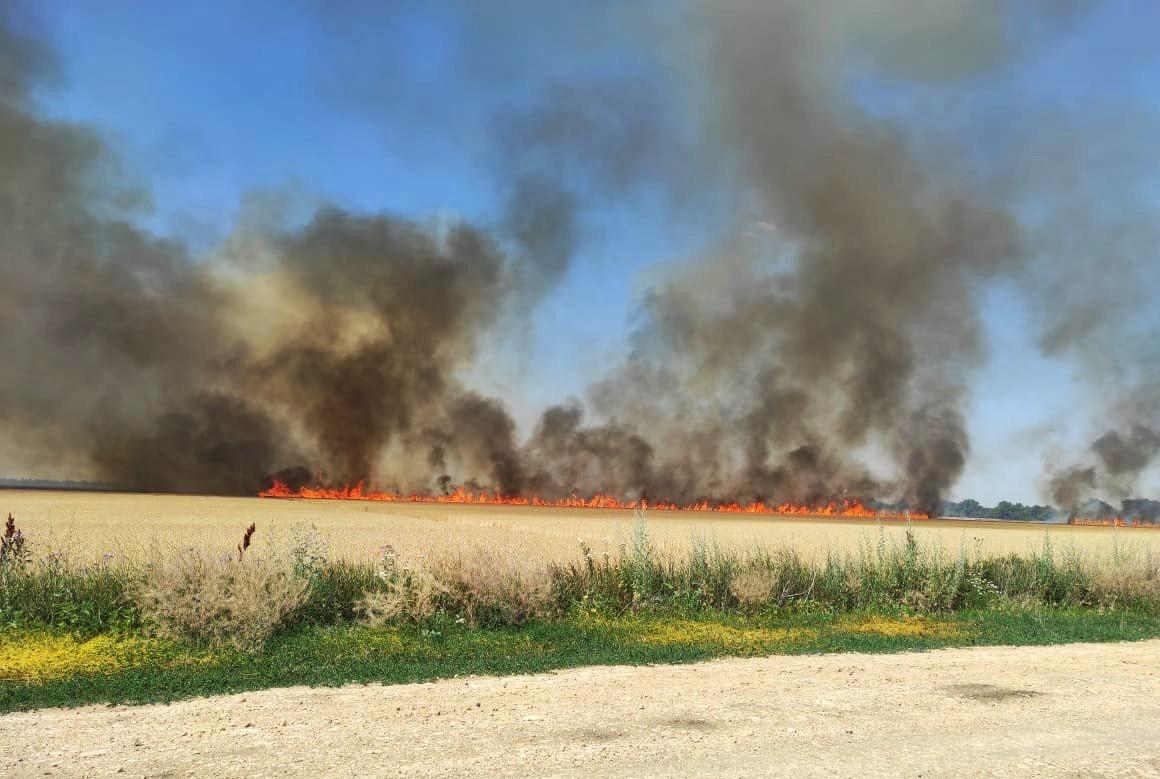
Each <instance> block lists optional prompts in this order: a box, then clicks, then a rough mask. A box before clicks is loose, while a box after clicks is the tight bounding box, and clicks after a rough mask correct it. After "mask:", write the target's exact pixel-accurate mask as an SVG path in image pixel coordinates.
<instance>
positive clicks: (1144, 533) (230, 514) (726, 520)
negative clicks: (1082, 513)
mask: <svg viewBox="0 0 1160 779" xmlns="http://www.w3.org/2000/svg"><path fill="white" fill-rule="evenodd" d="M0 497H2V501H3V502H2V508H3V509H4V510H5V511H10V512H12V513H13V515H14V516H16V517H18V518H19V519H20V520H21V526H22V528H23V529H24V532H25V533H26V534H27V535H28V537H30V538H32V539H34V540H35V541H36V543H37V544H38V546H40V548H41V549H42V550H44V551H45V552H46V553H47V552H50V551H55V552H59V553H62V554H66V555H68V556H70V557H73V558H74V559H76V560H77V561H78V562H81V563H90V562H93V561H99V560H100V559H101V557H102V555H104V554H109V555H110V558H109V559H110V561H112V560H122V559H123V560H126V561H132V562H140V561H142V560H147V559H150V558H151V557H156V556H159V555H160V556H163V557H164V556H171V555H174V554H178V553H180V551H181V550H182V549H186V548H190V547H199V548H201V547H206V548H209V547H213V548H220V549H222V550H228V549H231V548H232V547H233V545H234V544H235V543H236V539H235V538H234V536H235V535H236V534H237V533H238V532H239V531H238V528H244V527H245V526H246V525H248V524H249V523H251V522H256V523H257V524H258V525H259V527H260V529H261V532H259V533H258V534H257V536H256V544H257V548H258V549H259V550H261V549H264V548H266V546H267V545H268V544H272V543H275V542H285V541H288V540H289V539H291V538H292V536H293V532H294V530H295V528H309V527H313V528H315V529H316V530H317V532H318V533H319V535H320V537H321V540H322V541H323V542H324V543H325V545H326V547H327V550H328V553H329V554H330V556H331V557H332V558H334V559H342V560H348V561H352V562H367V563H373V562H375V561H377V560H378V558H379V557H380V556H381V554H382V550H383V548H384V547H386V546H388V545H389V546H391V547H393V548H394V550H395V551H396V553H397V554H399V555H400V556H402V557H403V558H406V559H408V560H414V559H417V558H419V557H421V556H423V555H430V554H440V553H444V552H454V551H456V550H470V549H478V548H487V549H493V550H497V551H501V552H502V553H503V554H504V555H505V556H506V555H508V554H511V555H515V556H519V557H521V558H524V559H526V560H528V561H529V562H536V561H540V562H546V561H563V560H571V559H574V558H575V557H576V556H577V555H578V554H579V553H580V547H579V544H580V542H581V541H583V542H585V543H587V544H589V545H590V546H592V547H593V548H596V549H597V550H599V551H600V552H603V551H615V550H616V549H617V548H618V546H619V545H621V544H623V543H626V542H628V541H629V540H630V539H631V535H632V528H633V523H634V521H635V520H634V515H633V511H631V510H627V509H622V508H609V507H607V506H605V507H587V508H579V507H575V506H571V507H555V506H552V507H549V506H532V505H519V504H515V505H513V504H508V503H500V502H489V503H470V502H464V501H458V500H455V501H451V500H448V501H436V500H433V499H427V498H425V497H424V498H423V499H421V500H416V501H412V500H409V499H405V498H404V499H398V500H395V499H384V500H376V499H374V498H373V497H371V498H368V499H366V500H334V499H293V500H289V499H286V500H272V499H264V500H259V499H254V498H218V497H198V496H179V495H126V494H116V493H82V492H50V491H30V490H12V491H0ZM646 513H647V516H648V517H649V520H648V523H649V528H650V532H651V533H652V535H653V537H654V540H655V541H656V542H657V543H658V544H659V545H660V546H661V547H662V548H664V549H667V550H670V551H679V550H684V549H687V547H688V545H689V543H690V542H691V541H692V540H693V539H696V538H700V539H703V540H705V541H706V542H711V543H714V544H718V545H720V546H722V547H724V548H727V549H732V550H739V551H746V550H751V549H755V548H758V547H762V548H767V549H783V548H784V549H792V550H793V551H794V552H795V553H797V554H800V555H802V556H803V557H806V558H810V559H824V557H825V556H826V554H827V553H828V552H835V553H843V554H847V553H850V554H852V553H856V552H857V551H858V549H859V548H860V547H861V546H864V545H866V544H877V543H878V541H879V537H880V534H881V535H883V536H884V537H885V538H886V539H887V540H888V541H890V542H891V543H894V542H897V541H899V540H900V539H902V537H903V535H904V533H905V531H906V528H907V522H906V520H904V519H891V518H873V519H871V518H867V517H865V516H861V515H856V516H835V515H803V514H802V513H791V514H787V515H773V514H754V513H751V512H745V511H738V512H732V511H712V512H710V511H685V510H663V511H661V510H656V511H654V510H653V509H651V508H650V509H648V510H647V512H646ZM911 528H912V531H913V532H914V533H915V534H916V535H917V537H918V538H919V539H921V540H922V542H923V543H924V544H928V545H930V546H932V547H937V548H940V549H942V550H944V551H945V552H946V553H948V554H951V555H954V554H957V553H958V551H959V550H960V549H962V550H964V551H965V552H967V553H968V554H971V555H975V554H993V555H1001V554H1009V553H1013V554H1027V553H1029V552H1031V551H1033V550H1036V549H1038V548H1040V547H1041V546H1042V544H1043V543H1044V540H1045V539H1051V541H1052V543H1054V544H1055V546H1056V547H1057V549H1059V550H1061V551H1062V550H1066V549H1074V550H1075V551H1076V552H1079V553H1085V554H1091V555H1093V556H1095V557H1104V558H1107V557H1110V556H1111V555H1112V554H1113V551H1114V549H1115V547H1116V546H1117V545H1120V546H1122V547H1124V548H1127V547H1138V548H1140V549H1145V550H1151V549H1156V550H1160V533H1153V532H1151V530H1150V529H1145V530H1141V531H1139V532H1131V529H1130V528H1129V529H1128V530H1129V535H1123V534H1122V533H1121V534H1117V533H1115V532H1114V529H1113V528H1112V527H1110V526H1109V523H1104V525H1103V526H1092V527H1080V526H1077V525H1061V524H1036V523H1019V522H992V521H976V520H970V521H967V520H938V521H926V522H915V524H913V525H912V526H911Z"/></svg>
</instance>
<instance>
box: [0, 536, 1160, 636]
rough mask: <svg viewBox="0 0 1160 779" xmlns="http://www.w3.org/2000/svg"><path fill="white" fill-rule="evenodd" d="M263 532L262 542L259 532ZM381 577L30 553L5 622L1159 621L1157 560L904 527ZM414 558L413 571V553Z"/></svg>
mask: <svg viewBox="0 0 1160 779" xmlns="http://www.w3.org/2000/svg"><path fill="white" fill-rule="evenodd" d="M258 532H259V533H260V532H261V530H260V529H259V531H258ZM382 551H383V554H382V556H381V560H380V562H379V564H378V565H377V566H375V565H369V564H362V563H349V562H343V561H332V560H330V559H329V555H328V551H327V549H326V546H325V544H323V543H322V542H321V540H320V539H319V537H318V534H317V532H315V531H313V530H312V529H310V528H305V529H300V531H299V532H297V533H296V534H295V537H294V539H293V541H292V543H291V544H290V545H289V546H288V547H287V548H285V549H284V550H282V552H279V553H272V552H263V553H262V554H255V553H253V552H252V551H251V552H247V553H246V554H245V556H244V559H242V555H241V553H240V552H239V553H238V555H237V557H236V558H235V557H234V556H232V555H230V554H226V555H224V556H223V555H222V553H221V552H220V550H219V551H218V552H217V556H216V557H215V555H214V553H213V552H212V551H207V550H187V551H186V552H183V553H178V554H176V555H170V556H167V557H164V558H162V559H156V560H149V561H145V562H144V563H143V564H140V565H137V566H131V565H113V564H111V563H109V561H103V562H100V563H90V564H87V565H73V564H71V563H70V562H69V561H68V560H66V559H63V558H59V557H53V556H47V557H45V558H41V559H36V558H35V556H34V555H33V554H30V553H24V554H22V557H21V559H20V560H19V561H8V562H6V563H5V565H4V566H3V567H2V568H0V623H5V624H9V625H22V624H33V625H46V626H52V627H60V628H65V629H69V630H74V631H79V632H85V631H88V632H100V631H102V630H108V629H110V628H112V627H126V628H134V629H135V628H138V627H141V626H152V627H153V629H156V630H160V631H162V632H166V633H168V634H171V635H174V636H176V637H178V638H182V639H185V640H190V641H198V642H210V643H215V642H216V643H232V644H233V645H236V646H238V647H239V648H248V649H250V650H256V649H260V648H261V646H262V645H263V644H264V642H265V640H266V639H268V638H269V637H270V636H272V635H275V634H276V633H278V632H280V631H286V630H292V629H294V628H296V627H298V626H305V625H326V624H340V623H348V622H353V621H356V620H363V621H366V622H369V623H372V624H393V625H401V624H413V625H425V624H427V623H429V622H430V621H432V620H439V619H444V620H454V621H456V622H460V623H464V624H467V625H472V626H504V625H521V624H527V623H530V622H537V621H545V620H554V619H562V618H568V617H570V616H574V615H577V614H585V613H598V614H606V615H623V614H629V613H648V614H657V615H665V614H673V615H686V614H695V613H701V612H713V613H727V614H766V615H768V614H776V613H778V612H781V611H810V610H826V611H833V612H841V611H848V610H882V611H890V612H892V613H897V612H906V613H918V614H923V613H931V614H933V613H945V612H953V611H958V610H963V609H980V608H988V607H991V606H998V605H1003V604H1007V603H1013V604H1019V605H1025V606H1026V605H1031V606H1070V607H1098V608H1117V609H1123V608H1130V609H1137V610H1145V611H1148V612H1150V613H1157V612H1160V559H1158V558H1157V556H1156V555H1155V554H1154V553H1152V552H1151V551H1146V550H1145V551H1142V550H1141V549H1138V548H1131V547H1127V546H1122V545H1117V546H1116V547H1115V549H1114V550H1113V553H1112V554H1111V555H1110V557H1098V556H1096V555H1094V554H1092V553H1090V552H1089V553H1081V552H1079V551H1077V550H1075V549H1072V548H1068V549H1063V550H1059V549H1056V548H1055V547H1054V546H1053V545H1052V543H1051V542H1050V539H1049V538H1048V537H1046V536H1045V540H1044V541H1043V543H1042V545H1041V546H1040V547H1039V548H1037V549H1034V550H1031V551H1029V552H1027V553H1026V554H1022V555H1016V554H1008V555H999V556H996V555H991V556H984V555H980V554H977V553H970V551H969V550H967V549H966V548H965V547H963V548H960V549H958V550H956V551H950V550H947V549H944V548H942V547H939V546H933V545H924V544H922V543H920V542H919V540H918V538H917V536H916V535H915V533H914V532H913V531H912V530H910V529H909V528H908V529H907V532H906V533H905V534H904V536H903V537H902V539H900V540H897V541H896V540H892V539H891V538H888V537H887V535H886V534H885V533H884V532H882V531H881V530H880V531H879V533H878V535H877V537H876V538H871V539H868V540H866V541H865V542H864V543H863V544H862V545H861V547H860V548H859V549H858V550H857V551H856V552H852V553H847V552H837V551H831V552H830V553H829V554H827V555H826V556H825V558H824V559H820V558H817V557H814V556H810V557H806V556H803V555H802V554H799V553H798V552H797V551H795V550H794V549H789V548H761V547H755V548H752V549H750V550H748V551H744V552H738V551H734V550H724V549H722V548H719V547H718V546H716V545H715V544H713V543H712V542H710V541H708V540H705V539H698V538H694V539H692V540H691V542H690V543H689V544H688V546H687V547H686V548H685V549H683V550H678V551H660V550H659V549H658V545H657V544H656V543H654V541H653V539H652V537H651V535H650V531H649V527H648V524H647V523H646V521H645V519H644V516H643V514H640V515H638V517H637V520H636V522H635V524H634V526H633V530H632V533H631V536H630V537H629V539H628V540H627V541H625V542H624V543H622V544H620V545H619V546H618V547H615V548H610V549H607V550H604V551H595V550H593V549H592V548H591V547H590V546H589V545H587V544H584V543H583V542H581V544H580V550H579V554H578V555H577V556H576V558H575V559H573V560H571V561H568V562H563V563H559V562H542V561H536V560H531V559H527V558H526V557H521V556H519V555H518V554H517V553H515V552H513V551H511V550H505V549H502V548H499V547H497V546H494V545H493V546H476V547H470V548H464V549H461V550H459V551H458V552H457V553H454V554H448V553H441V554H437V555H431V556H428V557H420V558H419V559H418V562H413V563H412V564H409V565H403V564H401V563H400V562H399V556H397V555H396V553H395V550H394V549H391V548H390V547H385V548H384V549H383V550H382ZM408 559H414V555H412V556H410V557H409V558H408Z"/></svg>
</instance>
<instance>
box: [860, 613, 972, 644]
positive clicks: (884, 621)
mask: <svg viewBox="0 0 1160 779" xmlns="http://www.w3.org/2000/svg"><path fill="white" fill-rule="evenodd" d="M841 629H842V630H843V631H845V632H848V633H872V634H874V635H877V636H912V637H925V638H954V637H956V636H958V635H960V634H961V633H960V631H959V628H958V627H957V626H956V625H953V624H951V623H949V622H939V621H937V620H933V619H929V618H927V617H900V618H891V617H883V616H878V615H875V616H870V617H864V618H862V619H857V620H853V619H851V620H844V621H843V622H842V623H841Z"/></svg>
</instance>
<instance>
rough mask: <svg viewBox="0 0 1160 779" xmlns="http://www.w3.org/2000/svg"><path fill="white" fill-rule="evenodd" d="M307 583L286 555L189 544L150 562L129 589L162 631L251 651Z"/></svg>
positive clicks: (302, 597) (296, 602)
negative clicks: (221, 551) (238, 553)
mask: <svg viewBox="0 0 1160 779" xmlns="http://www.w3.org/2000/svg"><path fill="white" fill-rule="evenodd" d="M251 532H252V531H251ZM308 586H309V582H308V581H307V580H306V579H304V578H301V577H298V576H295V575H294V571H293V567H292V565H291V564H290V563H289V561H287V560H285V559H280V558H278V557H260V556H256V555H247V556H246V557H245V558H244V559H235V558H233V557H231V556H228V555H227V556H214V555H212V554H210V553H207V552H205V551H202V550H198V549H188V550H186V551H184V552H183V553H181V554H178V555H174V556H170V557H167V558H164V559H162V560H160V561H158V562H157V563H155V564H154V565H152V566H150V567H149V568H148V570H147V572H146V574H145V576H144V578H143V579H141V580H140V582H139V583H138V585H137V586H136V587H135V588H134V591H133V593H132V595H133V599H134V600H135V601H136V603H137V605H138V607H139V608H140V610H141V613H142V615H143V616H144V617H145V618H146V619H148V620H149V621H150V623H151V624H152V625H153V626H154V627H155V629H156V630H157V632H159V633H160V634H161V635H163V636H166V637H169V638H175V639H180V640H188V641H198V642H205V643H208V644H209V645H210V646H218V647H220V646H231V647H233V648H235V649H238V650H241V651H244V652H255V651H260V650H261V649H262V648H263V647H264V646H265V643H266V641H267V639H269V638H270V636H272V635H273V634H274V632H275V631H276V630H278V628H280V627H281V626H282V624H283V622H284V621H285V620H286V618H287V617H288V616H289V615H290V614H292V613H293V612H294V611H295V610H296V609H297V608H298V607H300V606H301V605H302V604H303V603H304V602H305V600H306V595H307V591H308Z"/></svg>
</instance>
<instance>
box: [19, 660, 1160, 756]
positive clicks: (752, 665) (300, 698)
mask: <svg viewBox="0 0 1160 779" xmlns="http://www.w3.org/2000/svg"><path fill="white" fill-rule="evenodd" d="M1158 654H1160V641H1148V642H1143V643H1135V644H1112V645H1100V644H1087V645H1070V646H1056V647H1049V648H1036V647H1024V648H1006V647H1004V648H983V649H950V650H942V651H937V652H930V653H921V654H898V655H828V656H811V657H771V658H761V659H746V660H722V661H715V662H710V663H702V664H697V665H685V666H657V667H645V668H626V667H616V668H585V669H579V670H571V671H563V672H560V673H556V674H544V675H537V676H520V677H508V678H473V679H459V680H449V681H443V682H437V683H434V684H417V685H406V686H395V687H381V686H354V687H346V688H341V689H309V688H290V689H282V690H270V691H266V692H257V693H247V694H244V695H235V696H228V697H222V698H214V699H207V700H194V701H185V702H181V703H175V704H172V705H168V706H147V707H137V708H133V707H114V708H107V707H88V708H84V709H77V710H46V711H38V712H31V713H23V714H12V715H7V716H3V717H0V733H3V742H2V743H3V745H4V748H3V750H0V775H2V776H6V777H25V776H29V777H31V776H37V777H39V776H46V775H53V776H106V775H110V776H111V775H121V776H150V777H153V776H247V777H257V776H270V777H289V776H310V777H331V776H335V777H339V776H360V777H361V776H438V777H460V776H558V777H605V776H612V777H635V776H672V777H677V776H696V775H700V776H735V777H748V776H792V777H803V776H912V777H918V776H922V777H932V776H1032V775H1037V776H1076V777H1079V776H1085V777H1086V776H1160V672H1158V671H1157V669H1158V667H1160V666H1158V664H1157V656H1158ZM119 772H121V773H119Z"/></svg>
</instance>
